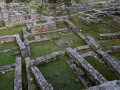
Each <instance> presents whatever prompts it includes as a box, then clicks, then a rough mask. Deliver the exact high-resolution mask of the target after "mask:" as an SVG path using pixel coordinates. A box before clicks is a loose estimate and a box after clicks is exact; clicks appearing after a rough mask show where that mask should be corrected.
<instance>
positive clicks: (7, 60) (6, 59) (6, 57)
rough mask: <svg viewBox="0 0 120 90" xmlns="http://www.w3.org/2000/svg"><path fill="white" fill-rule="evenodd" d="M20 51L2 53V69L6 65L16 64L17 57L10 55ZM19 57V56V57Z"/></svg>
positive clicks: (0, 63) (0, 54) (0, 60)
mask: <svg viewBox="0 0 120 90" xmlns="http://www.w3.org/2000/svg"><path fill="white" fill-rule="evenodd" d="M16 51H18V49H15V50H12V51H8V52H5V53H0V67H1V66H4V65H9V64H13V63H15V58H16V56H11V55H10V54H12V53H14V52H16ZM17 56H19V55H17Z"/></svg>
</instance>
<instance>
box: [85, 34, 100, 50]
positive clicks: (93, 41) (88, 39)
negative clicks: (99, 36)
mask: <svg viewBox="0 0 120 90" xmlns="http://www.w3.org/2000/svg"><path fill="white" fill-rule="evenodd" d="M86 40H87V43H88V45H90V46H91V47H92V48H93V49H94V50H98V49H101V46H100V45H99V44H97V43H96V41H95V40H94V39H93V38H92V37H91V36H90V35H87V36H86Z"/></svg>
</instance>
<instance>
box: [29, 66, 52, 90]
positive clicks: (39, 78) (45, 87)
mask: <svg viewBox="0 0 120 90" xmlns="http://www.w3.org/2000/svg"><path fill="white" fill-rule="evenodd" d="M30 69H31V71H32V73H33V75H34V77H35V80H36V82H37V84H38V86H39V87H40V88H41V90H53V87H52V85H51V84H49V83H48V82H47V81H46V80H45V78H44V76H43V75H42V73H41V72H40V70H39V69H38V68H37V67H35V66H34V67H30Z"/></svg>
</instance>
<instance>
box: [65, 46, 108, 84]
mask: <svg viewBox="0 0 120 90" xmlns="http://www.w3.org/2000/svg"><path fill="white" fill-rule="evenodd" d="M66 53H67V55H69V56H70V58H71V59H73V60H74V61H75V62H76V63H77V65H79V66H80V67H81V68H83V69H84V71H85V72H86V74H87V76H88V77H89V78H90V79H91V80H93V81H94V82H95V83H96V84H101V83H104V82H107V80H106V79H105V78H104V77H103V76H102V75H101V74H100V73H99V72H98V71H97V70H95V69H94V68H93V67H92V66H91V65H90V64H89V63H88V62H87V61H86V60H85V59H84V58H83V57H82V56H81V55H79V54H78V53H77V52H76V51H75V50H73V49H71V48H67V49H66Z"/></svg>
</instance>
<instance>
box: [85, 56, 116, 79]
mask: <svg viewBox="0 0 120 90" xmlns="http://www.w3.org/2000/svg"><path fill="white" fill-rule="evenodd" d="M85 60H86V61H87V62H88V63H89V64H91V65H92V66H93V67H94V68H95V69H96V70H97V71H98V72H99V73H101V74H102V75H103V76H104V77H105V78H106V79H107V80H109V81H112V80H116V79H117V78H116V77H115V76H114V74H113V73H112V72H110V71H109V70H108V69H107V68H105V67H104V66H103V65H102V64H101V63H100V62H98V61H97V60H96V59H95V58H94V57H86V58H85Z"/></svg>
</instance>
